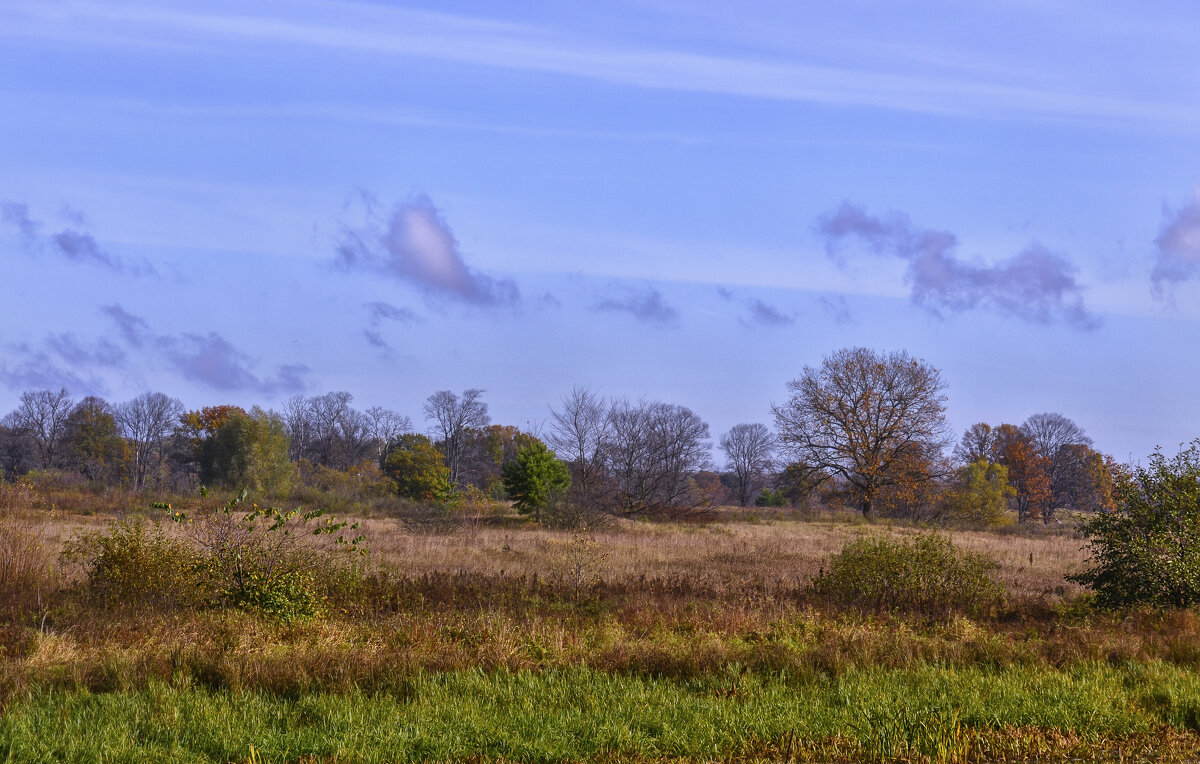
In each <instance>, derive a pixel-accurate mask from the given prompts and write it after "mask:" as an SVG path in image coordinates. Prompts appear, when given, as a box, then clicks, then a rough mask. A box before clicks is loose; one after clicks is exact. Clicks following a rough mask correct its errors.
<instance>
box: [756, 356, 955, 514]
mask: <svg viewBox="0 0 1200 764" xmlns="http://www.w3.org/2000/svg"><path fill="white" fill-rule="evenodd" d="M788 390H789V391H790V392H791V394H792V397H791V398H790V399H789V400H788V402H787V403H786V404H784V405H782V406H773V407H772V408H773V410H774V412H775V423H776V427H777V428H778V430H779V438H780V440H781V442H782V443H783V444H784V445H786V446H787V447H789V448H790V449H791V450H792V451H793V453H794V454H795V455H796V457H797V458H798V460H799V461H801V462H803V463H805V464H808V465H811V466H813V467H815V468H817V469H820V470H823V471H827V472H829V473H832V474H834V475H838V476H840V477H841V478H843V479H845V480H846V481H847V483H849V485H850V486H851V487H852V489H853V491H854V494H855V496H856V498H857V500H858V502H859V507H860V508H861V510H862V513H863V515H864V516H865V517H871V511H872V509H873V508H874V506H875V503H876V499H877V498H878V497H879V494H880V491H881V490H882V489H884V488H886V487H889V486H904V485H909V484H916V483H921V482H923V481H927V480H929V479H930V478H931V474H930V470H929V466H928V464H927V461H928V459H927V457H928V455H930V454H933V453H936V452H939V451H940V450H941V448H943V447H944V446H945V444H946V396H945V394H944V390H945V383H944V382H943V381H942V377H941V374H940V373H939V372H938V370H937V369H935V368H933V367H932V366H929V365H928V364H926V363H924V362H923V361H918V360H916V359H914V358H912V357H910V356H909V355H908V353H905V352H903V351H901V352H895V353H885V354H877V353H875V352H874V351H872V350H870V349H868V348H845V349H843V350H839V351H837V352H836V353H833V354H832V355H829V356H827V357H826V358H825V359H824V360H823V361H822V363H821V366H820V367H819V368H813V367H811V366H806V367H804V372H803V374H801V376H800V378H799V379H794V380H792V381H791V382H789V383H788Z"/></svg>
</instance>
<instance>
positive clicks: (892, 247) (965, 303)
mask: <svg viewBox="0 0 1200 764" xmlns="http://www.w3.org/2000/svg"><path fill="white" fill-rule="evenodd" d="M816 231H817V233H818V235H820V236H821V237H822V238H823V239H824V240H825V248H826V251H827V252H828V253H829V255H830V256H831V257H833V258H835V259H836V260H838V261H839V262H842V263H844V262H845V256H844V253H843V252H842V251H841V249H840V247H841V245H842V243H843V242H844V241H846V240H847V239H853V240H857V241H859V242H861V243H862V244H864V245H866V247H867V248H868V249H869V250H871V251H872V252H874V253H875V254H877V255H886V256H893V257H897V258H899V259H901V260H904V261H905V262H907V263H908V268H907V271H906V273H905V281H906V282H907V283H908V285H909V287H910V290H911V291H910V297H911V299H912V301H913V302H914V303H915V304H916V305H918V306H920V307H922V308H924V309H925V310H927V311H929V312H930V313H932V314H933V315H936V316H938V317H944V315H945V314H947V313H961V312H963V311H967V310H972V309H975V308H982V309H987V310H991V311H994V312H996V313H999V314H1001V315H1009V316H1015V317H1017V318H1021V319H1023V320H1025V321H1031V322H1034V323H1041V324H1049V323H1054V322H1056V321H1062V322H1063V323H1065V324H1067V325H1069V326H1073V327H1075V328H1077V329H1089V330H1090V329H1094V328H1096V327H1097V326H1099V319H1097V317H1096V316H1095V315H1093V314H1092V313H1091V312H1090V311H1088V310H1087V308H1086V307H1085V306H1084V302H1083V288H1082V286H1081V285H1080V284H1079V282H1077V281H1076V280H1075V276H1074V272H1075V269H1074V267H1073V266H1072V265H1071V263H1070V262H1069V261H1067V260H1066V259H1065V258H1063V257H1062V256H1060V255H1057V254H1055V253H1053V252H1051V251H1050V250H1048V249H1046V248H1045V247H1044V246H1042V245H1041V244H1038V243H1036V242H1033V243H1031V244H1029V245H1028V246H1026V247H1025V249H1023V250H1021V251H1020V252H1018V253H1017V254H1016V255H1014V256H1013V257H1010V258H1008V259H1007V260H1002V261H1000V262H997V263H993V264H987V263H983V262H980V261H974V262H969V261H966V260H963V259H961V258H959V257H957V256H956V255H955V253H954V250H955V249H956V248H957V247H958V238H957V237H956V236H955V235H954V234H952V233H950V232H949V231H938V230H933V229H922V228H917V227H916V226H914V225H913V223H912V221H910V220H909V218H908V216H907V215H903V214H900V213H891V214H889V215H887V216H885V217H880V216H875V215H870V214H868V213H867V212H866V211H865V210H864V209H863V208H862V207H859V206H857V205H854V204H851V203H850V202H843V203H842V204H841V206H839V207H838V208H837V209H835V210H832V211H830V212H828V213H826V214H824V215H822V216H820V217H819V218H818V219H817V221H816Z"/></svg>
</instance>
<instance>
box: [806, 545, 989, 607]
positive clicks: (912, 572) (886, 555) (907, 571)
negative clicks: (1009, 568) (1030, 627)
mask: <svg viewBox="0 0 1200 764" xmlns="http://www.w3.org/2000/svg"><path fill="white" fill-rule="evenodd" d="M997 567H998V566H997V564H996V562H995V561H993V560H991V559H989V558H988V557H986V556H985V555H981V554H976V553H972V552H964V551H961V550H959V549H956V548H955V547H954V544H952V543H951V542H950V539H949V538H947V537H946V536H943V535H940V534H937V533H932V532H929V533H920V534H918V535H916V536H915V537H913V539H912V541H911V542H906V541H903V540H900V539H896V538H892V537H889V536H882V535H874V536H864V537H863V538H859V539H856V540H854V541H851V542H849V543H848V544H846V546H845V547H843V548H842V551H841V552H839V553H837V554H836V555H834V556H833V557H832V558H831V559H830V560H829V565H828V568H827V569H824V570H822V571H821V573H820V574H819V575H818V576H817V577H816V579H814V581H813V584H812V588H813V592H814V593H815V594H816V595H817V596H818V597H820V598H821V599H824V600H825V601H827V602H829V603H830V604H833V605H835V606H838V607H848V608H853V609H858V610H864V611H869V612H875V613H880V614H883V613H905V614H912V615H920V616H926V617H930V618H948V617H950V616H951V615H953V614H956V613H963V614H968V615H976V616H985V615H991V614H994V613H995V612H996V611H997V610H998V609H999V607H1000V606H1001V605H1002V604H1003V601H1004V590H1003V588H1002V587H1001V586H1000V585H999V584H998V583H996V582H995V581H994V580H993V579H992V577H991V575H990V574H991V571H993V570H995V569H996V568H997Z"/></svg>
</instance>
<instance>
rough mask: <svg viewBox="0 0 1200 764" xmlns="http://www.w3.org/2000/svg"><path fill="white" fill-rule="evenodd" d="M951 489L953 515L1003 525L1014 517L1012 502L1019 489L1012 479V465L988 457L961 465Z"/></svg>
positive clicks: (985, 523) (951, 511)
mask: <svg viewBox="0 0 1200 764" xmlns="http://www.w3.org/2000/svg"><path fill="white" fill-rule="evenodd" d="M947 493H948V495H947V496H946V504H947V509H948V510H949V513H950V515H951V517H953V518H954V519H956V520H962V521H966V522H970V523H982V524H984V525H999V524H1001V523H1003V522H1005V518H1006V517H1011V515H1009V509H1008V505H1009V502H1010V501H1011V500H1012V499H1014V498H1015V497H1016V490H1015V489H1014V488H1013V487H1012V485H1011V484H1010V483H1009V480H1008V468H1007V467H1005V466H1004V465H1003V464H999V463H996V462H990V461H988V460H987V459H978V460H976V461H973V462H971V463H970V464H967V465H966V466H964V467H961V468H960V469H959V471H958V475H957V480H956V481H955V483H954V484H953V485H952V486H951V487H950V489H949V491H948V492H947ZM1009 522H1011V520H1010V521H1009Z"/></svg>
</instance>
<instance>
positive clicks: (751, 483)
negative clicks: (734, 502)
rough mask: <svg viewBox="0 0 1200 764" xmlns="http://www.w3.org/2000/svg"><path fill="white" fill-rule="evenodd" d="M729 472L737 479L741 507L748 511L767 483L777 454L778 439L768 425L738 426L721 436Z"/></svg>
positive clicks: (735, 483)
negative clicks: (746, 508) (757, 493)
mask: <svg viewBox="0 0 1200 764" xmlns="http://www.w3.org/2000/svg"><path fill="white" fill-rule="evenodd" d="M721 450H722V451H724V452H725V459H726V464H727V467H726V468H727V469H728V470H729V471H731V472H732V473H733V476H734V491H735V492H736V493H737V499H738V504H740V505H741V506H743V507H745V506H747V505H749V504H750V499H751V498H753V496H754V494H755V493H756V492H757V491H758V490H759V489H761V488H762V486H763V485H764V483H765V482H766V476H767V473H769V472H770V471H771V466H772V458H773V457H774V454H775V435H774V433H772V432H771V431H770V430H769V429H767V426H766V425H765V424H757V423H755V424H735V425H734V426H733V427H732V428H730V430H729V432H727V433H725V434H724V435H722V436H721Z"/></svg>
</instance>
